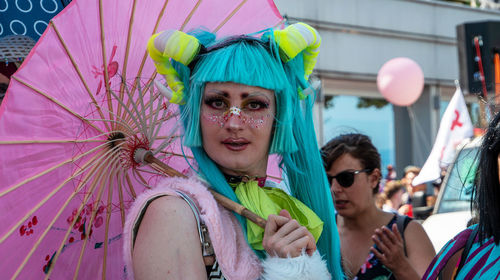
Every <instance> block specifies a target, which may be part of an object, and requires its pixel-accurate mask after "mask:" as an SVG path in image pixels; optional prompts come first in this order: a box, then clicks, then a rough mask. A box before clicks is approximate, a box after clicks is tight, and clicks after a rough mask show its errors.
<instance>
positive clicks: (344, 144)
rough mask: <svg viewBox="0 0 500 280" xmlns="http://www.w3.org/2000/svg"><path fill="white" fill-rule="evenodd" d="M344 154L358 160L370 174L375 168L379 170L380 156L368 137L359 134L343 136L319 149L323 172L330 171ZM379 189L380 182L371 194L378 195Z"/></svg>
mask: <svg viewBox="0 0 500 280" xmlns="http://www.w3.org/2000/svg"><path fill="white" fill-rule="evenodd" d="M344 154H349V155H351V156H352V157H354V158H356V159H359V161H360V162H361V164H362V165H363V168H367V169H371V170H372V171H371V172H373V170H374V169H375V168H378V169H379V170H380V154H379V152H378V150H377V148H375V146H374V145H373V143H372V141H371V140H370V137H368V136H366V135H363V134H359V133H349V134H343V135H340V136H337V137H335V138H333V139H331V140H330V141H329V142H328V143H326V145H325V146H323V148H321V157H322V159H323V166H324V167H325V170H326V171H328V170H330V168H331V167H332V164H333V163H334V162H335V161H336V160H337V159H338V158H339V157H341V156H342V155H344ZM330 183H331V182H330ZM379 188H380V182H379V183H378V184H377V186H376V187H375V188H374V189H373V194H376V193H378V191H379Z"/></svg>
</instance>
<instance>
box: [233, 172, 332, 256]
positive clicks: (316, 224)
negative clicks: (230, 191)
mask: <svg viewBox="0 0 500 280" xmlns="http://www.w3.org/2000/svg"><path fill="white" fill-rule="evenodd" d="M230 185H231V186H232V187H233V188H234V190H235V191H234V192H235V193H236V197H238V199H239V201H240V203H241V204H242V205H243V206H244V207H246V208H247V209H248V210H250V211H252V212H254V213H256V214H257V215H259V216H261V217H262V218H265V219H267V217H268V216H269V215H270V214H274V215H278V214H279V212H280V211H281V210H282V209H286V210H287V211H288V212H290V215H291V216H292V218H293V219H295V220H297V221H298V222H299V224H301V225H302V226H305V227H306V228H307V229H308V230H309V231H310V232H311V233H312V235H313V236H314V239H315V240H316V242H317V241H318V239H319V237H320V236H321V232H322V231H323V221H321V219H320V218H319V217H318V216H317V215H316V213H314V212H313V211H312V210H311V209H310V208H309V207H307V206H306V205H305V204H304V203H302V202H301V201H299V200H298V199H296V198H295V197H293V196H291V195H288V194H287V193H285V192H284V191H283V190H281V189H279V188H271V187H260V186H259V182H258V181H255V180H250V181H246V182H243V181H241V182H239V183H230ZM263 236H264V229H263V228H261V227H259V226H257V225H256V224H254V223H252V222H251V221H249V220H247V237H248V242H249V244H250V246H251V247H252V248H253V249H255V250H264V247H263V246H262V238H263Z"/></svg>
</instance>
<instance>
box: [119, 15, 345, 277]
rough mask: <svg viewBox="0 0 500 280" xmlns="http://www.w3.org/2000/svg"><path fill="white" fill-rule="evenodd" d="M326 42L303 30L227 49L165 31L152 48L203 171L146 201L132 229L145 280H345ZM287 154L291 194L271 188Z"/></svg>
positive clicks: (129, 242)
mask: <svg viewBox="0 0 500 280" xmlns="http://www.w3.org/2000/svg"><path fill="white" fill-rule="evenodd" d="M319 43H320V37H319V34H318V33H317V31H316V30H314V29H313V28H312V27H310V26H308V25H306V24H303V23H297V24H294V25H291V26H289V27H287V28H286V29H284V30H266V31H264V32H263V33H262V34H260V35H259V36H257V35H255V34H254V35H253V36H252V37H249V36H237V37H231V38H227V39H222V40H220V41H216V40H215V35H214V34H212V33H208V32H205V31H202V30H195V31H194V32H191V33H189V34H186V33H184V32H181V31H177V30H167V31H164V32H162V33H160V34H156V35H154V36H153V37H152V38H151V39H150V42H149V45H148V50H149V54H150V56H151V57H152V58H153V60H154V61H155V65H156V67H157V70H158V73H160V74H163V75H165V79H166V81H167V83H168V85H169V88H170V89H171V91H172V92H169V90H167V89H166V88H164V87H163V86H161V85H160V86H159V87H160V89H161V90H162V92H163V93H164V94H165V95H168V98H169V100H170V102H171V103H177V104H179V108H180V110H181V116H182V124H183V126H184V136H183V144H184V145H185V146H187V147H189V148H190V149H191V151H192V153H193V155H194V159H195V161H196V166H193V175H192V176H191V177H190V178H189V179H181V178H169V179H165V180H164V181H163V182H162V183H161V184H160V185H159V186H157V187H156V188H154V189H152V190H151V191H150V192H148V193H145V194H143V195H141V196H140V197H138V198H137V200H136V201H135V202H134V206H133V207H132V209H131V211H130V212H129V213H130V214H129V217H128V218H127V220H128V221H127V225H126V232H125V237H124V238H125V241H124V243H125V248H124V254H125V260H126V263H127V273H128V274H129V275H130V276H132V277H134V276H135V278H136V279H159V278H161V279H165V278H167V279H207V277H208V278H209V279H212V278H215V277H217V278H216V279H331V278H333V279H341V278H342V277H343V274H342V269H341V265H340V247H339V243H340V242H339V240H338V233H337V228H336V226H335V221H334V216H333V213H334V208H333V201H332V200H331V197H330V196H329V187H328V182H327V180H326V176H325V173H324V170H323V167H322V165H321V157H320V154H319V149H318V145H317V142H316V138H315V133H314V127H313V123H312V105H313V104H314V98H315V97H314V94H311V93H308V92H311V91H312V92H314V91H313V90H311V88H309V87H310V86H309V83H308V81H307V79H308V77H309V75H310V74H311V72H312V69H313V67H314V64H315V62H316V56H317V54H318V51H319V50H318V48H319ZM271 153H276V154H279V155H280V156H281V158H282V161H281V162H282V164H283V168H284V170H285V171H286V176H287V179H288V181H289V185H288V187H289V192H290V194H287V193H285V192H284V191H282V190H280V189H279V188H275V187H273V186H276V183H274V184H273V182H271V181H269V180H267V178H266V169H267V162H268V156H269V154H271ZM207 188H211V189H213V190H215V191H217V192H218V193H220V194H222V195H224V196H226V197H228V198H229V199H231V200H233V201H235V202H238V203H241V204H242V205H243V206H245V207H246V208H248V209H250V210H251V211H253V212H255V213H257V214H258V215H260V216H261V217H263V218H266V219H267V223H266V226H265V228H264V229H263V228H260V227H258V226H257V225H255V224H254V223H252V222H250V221H249V220H247V219H245V218H243V217H242V216H239V215H236V214H234V213H231V212H229V211H227V210H226V209H224V208H222V207H221V206H219V205H217V203H216V201H215V200H214V198H213V197H212V195H211V194H210V192H208V190H207Z"/></svg>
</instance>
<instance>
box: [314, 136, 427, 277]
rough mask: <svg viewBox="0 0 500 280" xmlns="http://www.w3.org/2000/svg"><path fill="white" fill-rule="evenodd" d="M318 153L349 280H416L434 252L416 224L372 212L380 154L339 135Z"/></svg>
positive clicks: (360, 140) (363, 141) (361, 140)
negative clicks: (326, 181) (331, 200)
mask: <svg viewBox="0 0 500 280" xmlns="http://www.w3.org/2000/svg"><path fill="white" fill-rule="evenodd" d="M321 152H322V157H323V163H324V167H325V170H326V173H327V176H328V179H329V181H330V190H331V194H332V196H333V199H334V204H335V209H336V210H337V228H338V231H339V235H340V242H341V246H340V247H341V254H342V264H343V268H344V272H345V273H346V275H347V276H348V277H349V278H350V279H398V280H400V279H420V278H421V277H422V275H423V274H424V273H425V270H426V268H427V266H428V265H429V263H430V261H431V260H432V258H433V257H434V255H435V252H434V248H433V247H432V244H431V242H430V240H429V238H428V236H427V234H426V233H425V231H424V229H423V227H422V226H421V225H420V224H419V223H417V222H415V221H412V220H411V219H410V218H408V217H406V216H399V215H398V214H395V213H388V212H385V211H383V210H381V209H379V208H378V207H377V206H376V195H377V193H378V191H379V185H380V178H381V172H380V154H379V153H378V151H377V149H376V148H375V146H373V144H372V142H371V140H370V138H369V137H368V136H366V135H362V134H345V135H340V136H338V137H336V138H334V139H332V140H330V141H329V142H328V143H327V144H326V145H325V146H324V147H323V148H322V149H321ZM400 232H401V233H400ZM378 277H381V278H378Z"/></svg>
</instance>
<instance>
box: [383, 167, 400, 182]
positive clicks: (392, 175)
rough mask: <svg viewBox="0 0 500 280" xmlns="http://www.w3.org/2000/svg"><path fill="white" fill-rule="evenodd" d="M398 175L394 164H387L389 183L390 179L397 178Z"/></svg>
mask: <svg viewBox="0 0 500 280" xmlns="http://www.w3.org/2000/svg"><path fill="white" fill-rule="evenodd" d="M397 177H398V175H397V174H396V170H394V167H393V166H392V164H388V165H387V175H385V182H386V183H388V182H390V181H394V180H396V178H397Z"/></svg>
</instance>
